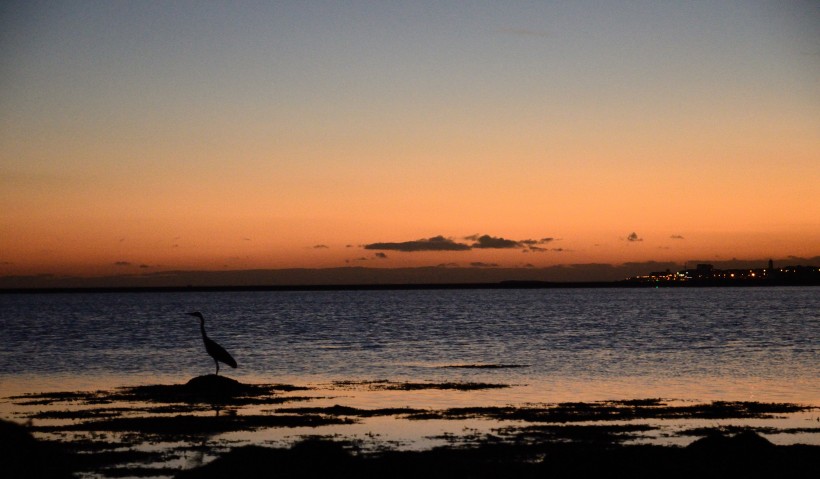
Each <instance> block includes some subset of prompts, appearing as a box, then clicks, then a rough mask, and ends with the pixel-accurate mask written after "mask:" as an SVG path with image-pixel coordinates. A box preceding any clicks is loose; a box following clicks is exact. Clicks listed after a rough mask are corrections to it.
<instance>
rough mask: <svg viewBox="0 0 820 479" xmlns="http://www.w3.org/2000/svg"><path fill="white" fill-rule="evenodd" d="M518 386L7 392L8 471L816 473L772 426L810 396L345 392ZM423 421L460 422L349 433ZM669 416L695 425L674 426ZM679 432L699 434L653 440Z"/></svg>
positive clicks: (814, 461)
mask: <svg viewBox="0 0 820 479" xmlns="http://www.w3.org/2000/svg"><path fill="white" fill-rule="evenodd" d="M448 367H449V366H448ZM452 367H473V366H472V365H464V366H452ZM477 367H480V366H477ZM499 367H500V366H499ZM509 367H519V366H516V365H510V366H509ZM522 367H523V366H522ZM508 387H511V385H508V384H503V383H478V382H477V383H470V382H452V383H451V382H447V383H436V382H401V381H389V380H380V381H337V382H333V383H331V384H329V385H323V386H316V387H310V386H297V385H289V384H244V383H241V382H239V381H236V380H234V379H230V378H226V377H223V376H215V375H208V376H200V377H196V378H193V379H191V380H190V381H188V382H186V383H184V384H170V385H148V386H136V387H122V388H117V389H114V390H100V391H73V392H56V393H54V392H52V393H41V394H26V395H21V396H14V397H10V398H6V399H5V400H6V401H9V402H11V404H12V405H13V406H14V407H15V408H16V411H15V413H14V417H13V418H12V419H14V421H15V422H17V423H23V424H24V426H21V425H15V424H13V423H11V422H8V421H3V422H2V426H3V427H2V429H0V431H2V436H3V437H2V441H3V443H2V444H3V445H4V447H3V449H4V455H6V456H7V457H6V458H5V459H6V462H4V464H8V466H7V469H8V470H7V471H6V472H9V473H11V476H6V474H4V476H6V477H19V476H20V474H23V473H25V471H33V472H34V473H35V475H36V476H37V477H67V475H69V474H72V473H74V474H76V473H80V474H82V475H91V476H97V477H122V476H130V477H141V476H160V477H172V476H178V477H192V478H195V477H202V478H208V477H225V476H226V475H230V476H233V477H267V476H269V475H270V474H272V472H273V471H276V473H277V474H278V475H280V476H282V477H294V476H298V477H319V476H321V477H326V476H333V477H376V476H379V477H384V476H386V475H389V476H391V477H418V475H421V474H423V475H424V476H426V477H445V476H446V477H464V476H472V477H545V476H548V475H550V474H552V475H557V476H559V477H564V476H574V477H575V476H578V475H581V476H583V475H595V474H603V473H607V474H609V473H611V472H613V471H615V470H617V471H619V472H622V473H624V474H630V475H633V476H635V477H649V475H652V477H658V476H660V477H663V476H669V477H690V476H695V475H696V476H705V477H717V476H718V475H734V474H743V475H745V476H747V477H762V476H764V475H770V476H772V475H774V476H783V475H789V474H802V473H811V474H813V473H814V472H816V471H817V468H818V464H820V462H818V459H819V458H820V446H816V445H815V446H801V445H790V446H777V445H774V444H773V443H772V442H770V441H769V440H768V439H766V438H765V437H764V435H769V436H771V435H776V434H796V433H802V434H818V433H820V424H818V423H820V417H816V416H818V415H817V409H816V408H813V407H810V406H803V405H798V404H786V403H760V402H725V401H716V402H711V403H705V404H688V403H681V402H680V401H673V400H666V399H660V398H654V399H636V400H622V401H598V402H584V403H581V402H576V403H556V404H524V405H510V406H487V407H452V408H438V409H437V408H424V407H377V408H363V407H355V406H350V405H345V404H344V403H345V402H346V400H347V399H348V398H349V397H350V396H345V394H348V393H351V394H352V393H355V392H356V391H366V392H369V393H376V394H409V393H412V394H417V393H418V392H424V391H429V392H431V393H436V392H440V391H445V392H446V391H453V393H451V394H470V393H471V392H476V391H479V392H480V391H484V390H492V389H503V388H508ZM338 394H341V396H337V395H338ZM317 403H319V404H317ZM794 414H802V415H804V416H807V417H808V419H807V420H806V421H805V427H799V428H792V429H789V430H784V429H782V428H781V429H778V428H776V427H773V426H769V425H766V424H767V421H772V420H775V419H777V418H781V417H783V416H784V415H794ZM811 418H815V419H814V420H811ZM728 420H733V421H740V422H739V423H737V424H727V423H725V421H728ZM368 421H379V422H378V423H371V422H368ZM384 421H388V423H384ZM425 421H427V422H429V423H430V424H439V423H441V424H454V425H462V424H463V427H461V428H460V429H459V428H455V430H456V431H459V430H460V431H461V432H455V433H454V432H442V433H439V434H431V435H429V436H428V437H426V439H427V440H430V441H434V442H435V445H434V446H431V447H427V448H419V449H417V450H407V449H406V448H404V449H402V448H399V447H395V446H398V445H401V444H399V443H398V442H395V441H392V440H391V438H390V437H389V436H387V435H382V433H380V432H368V433H367V434H365V435H364V436H362V435H361V434H358V433H356V434H352V433H351V434H348V433H347V432H346V431H349V430H351V429H346V428H352V427H354V426H355V427H359V428H362V427H364V428H367V427H369V426H370V425H372V427H373V428H374V429H373V430H374V431H376V429H377V428H378V424H381V425H384V424H388V425H389V424H394V425H395V426H397V428H398V429H406V428H411V427H415V425H419V424H422V423H424V422H425ZM687 421H688V422H687ZM744 421H745V422H744ZM671 423H674V424H678V425H680V424H684V426H682V427H677V429H674V430H670V429H668V428H666V427H665V425H666V424H671ZM476 424H480V425H483V428H477V427H476V426H475V425H476ZM686 424H690V427H685V425H686ZM282 430H286V431H287V430H292V431H296V432H295V433H294V434H293V435H287V434H285V435H276V437H286V438H290V440H289V443H288V444H286V445H283V444H282V441H278V440H272V439H270V438H269V437H270V436H269V435H268V433H269V432H270V431H282ZM670 436H675V437H677V438H681V439H686V440H687V443H688V445H687V446H686V447H680V446H675V445H668V444H667V445H659V444H657V443H653V442H652V441H651V440H649V439H652V438H659V437H661V438H662V437H670ZM44 461H45V462H44ZM44 464H46V465H47V467H45V466H44ZM44 467H45V468H44ZM0 472H2V471H0ZM15 475H17V476H15Z"/></svg>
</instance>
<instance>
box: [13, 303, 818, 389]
mask: <svg viewBox="0 0 820 479" xmlns="http://www.w3.org/2000/svg"><path fill="white" fill-rule="evenodd" d="M818 293H820V289H818V288H716V289H700V288H698V289H659V290H655V289H637V290H636V289H560V290H506V289H505V290H412V291H328V292H220V293H102V294H26V295H15V294H9V295H0V305H2V308H0V330H2V335H3V339H2V343H3V348H2V351H0V379H2V377H3V376H6V377H10V376H14V375H29V376H37V375H76V376H94V375H128V374H135V375H143V376H145V375H151V374H159V375H162V376H175V377H179V378H189V377H191V376H194V375H198V374H205V373H210V372H212V371H213V362H212V361H211V360H210V358H208V357H207V356H206V354H205V352H204V349H203V347H202V343H201V339H200V336H199V331H198V326H199V325H198V322H197V320H196V319H195V318H192V317H190V316H186V315H185V314H184V313H185V312H188V311H195V310H198V311H202V312H203V314H204V315H205V318H206V327H207V329H208V333H209V335H210V337H211V338H213V339H215V340H217V341H218V342H219V343H221V344H222V345H223V346H224V347H225V348H226V349H228V350H229V351H230V352H231V353H232V354H233V356H234V357H235V358H236V359H237V360H238V361H239V364H240V368H239V369H237V370H235V371H234V370H229V368H225V370H228V371H230V372H229V374H230V375H232V376H236V377H254V378H270V380H272V381H275V380H276V378H294V377H300V378H305V380H311V379H312V378H325V379H328V378H329V379H351V378H354V379H393V380H396V379H414V380H471V379H475V378H482V379H486V378H487V377H494V378H501V380H502V381H510V382H522V381H551V380H556V381H557V380H566V379H568V378H581V379H585V380H589V381H596V380H601V381H618V380H619V379H621V378H635V377H638V378H648V379H650V380H658V381H663V380H667V379H669V380H675V379H676V378H694V379H695V380H697V379H698V378H701V379H702V380H703V381H713V380H715V378H717V379H718V380H719V379H720V378H730V379H731V380H732V381H744V380H746V379H747V378H748V380H749V381H779V382H781V383H784V384H786V383H792V384H795V385H797V386H795V387H799V388H804V389H805V388H813V390H812V391H803V392H804V393H806V394H808V396H809V397H812V395H813V397H818V395H820V394H819V393H818V386H817V384H818V383H820V366H818V365H820V319H819V318H820V316H819V315H820V294H818ZM469 364H504V365H525V366H527V367H522V368H509V369H503V370H498V371H488V370H484V369H462V368H442V367H441V366H447V365H469ZM636 396H637V394H636Z"/></svg>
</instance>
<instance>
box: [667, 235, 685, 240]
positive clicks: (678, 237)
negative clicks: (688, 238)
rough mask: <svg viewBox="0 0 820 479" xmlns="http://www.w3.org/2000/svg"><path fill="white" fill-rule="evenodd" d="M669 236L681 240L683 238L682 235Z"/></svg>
mask: <svg viewBox="0 0 820 479" xmlns="http://www.w3.org/2000/svg"><path fill="white" fill-rule="evenodd" d="M670 238H672V239H677V240H682V239H684V238H683V236H681V235H672V236H670Z"/></svg>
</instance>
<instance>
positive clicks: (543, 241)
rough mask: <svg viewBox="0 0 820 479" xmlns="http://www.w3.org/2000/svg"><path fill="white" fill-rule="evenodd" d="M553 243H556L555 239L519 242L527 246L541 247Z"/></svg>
mask: <svg viewBox="0 0 820 479" xmlns="http://www.w3.org/2000/svg"><path fill="white" fill-rule="evenodd" d="M551 241H555V238H541V239H539V240H535V239H525V240H521V241H519V243H521V244H524V245H527V246H535V245H540V244H547V243H549V242H551Z"/></svg>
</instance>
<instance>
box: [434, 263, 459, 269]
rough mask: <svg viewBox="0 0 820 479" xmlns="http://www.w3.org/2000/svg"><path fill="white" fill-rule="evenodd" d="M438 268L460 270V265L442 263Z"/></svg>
mask: <svg viewBox="0 0 820 479" xmlns="http://www.w3.org/2000/svg"><path fill="white" fill-rule="evenodd" d="M436 268H458V263H441V264H439V265H436Z"/></svg>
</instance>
